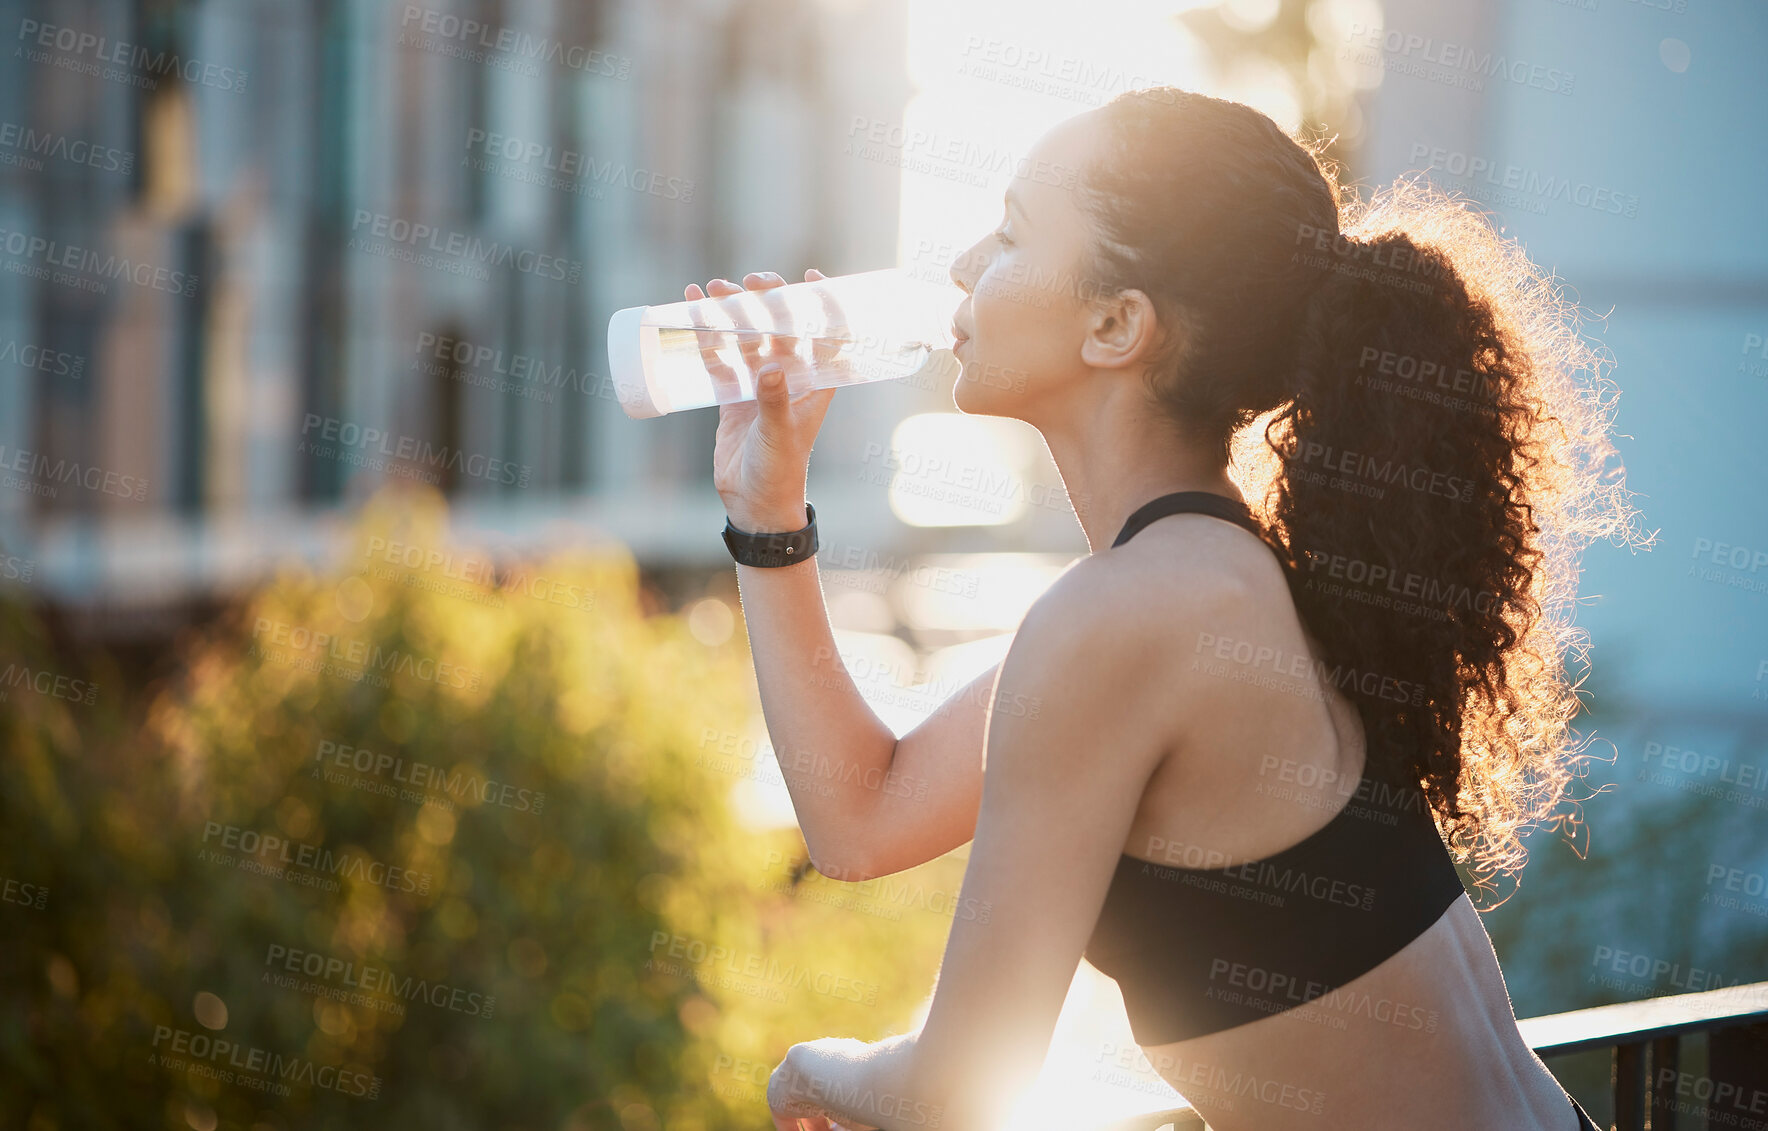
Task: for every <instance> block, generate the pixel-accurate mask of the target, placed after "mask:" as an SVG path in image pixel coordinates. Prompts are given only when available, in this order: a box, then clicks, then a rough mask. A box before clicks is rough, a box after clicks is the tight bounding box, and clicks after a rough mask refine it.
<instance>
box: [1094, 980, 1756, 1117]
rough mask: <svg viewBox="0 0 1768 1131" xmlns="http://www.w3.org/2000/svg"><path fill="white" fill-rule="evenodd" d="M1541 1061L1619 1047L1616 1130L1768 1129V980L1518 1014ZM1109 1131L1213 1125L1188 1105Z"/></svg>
mask: <svg viewBox="0 0 1768 1131" xmlns="http://www.w3.org/2000/svg"><path fill="white" fill-rule="evenodd" d="M1516 1027H1517V1028H1518V1029H1519V1030H1520V1031H1521V1032H1522V1035H1523V1039H1524V1040H1526V1041H1527V1042H1528V1043H1529V1047H1530V1048H1532V1049H1534V1050H1535V1052H1536V1054H1537V1055H1539V1056H1540V1057H1541V1058H1542V1059H1543V1060H1546V1059H1549V1058H1552V1057H1558V1056H1569V1055H1571V1054H1573V1053H1581V1052H1590V1051H1592V1050H1595V1049H1610V1050H1612V1051H1613V1056H1614V1062H1613V1071H1612V1073H1611V1075H1610V1081H1611V1083H1612V1085H1613V1088H1614V1113H1615V1114H1614V1120H1613V1122H1612V1123H1611V1124H1610V1126H1611V1127H1612V1128H1613V1129H1614V1131H1646V1129H1647V1128H1649V1129H1650V1131H1678V1128H1680V1129H1681V1131H1689V1129H1691V1128H1697V1127H1706V1128H1711V1129H1712V1131H1719V1129H1720V1128H1748V1127H1752V1126H1754V1127H1761V1128H1768V982H1752V983H1749V984H1747V985H1737V986H1727V987H1725V988H1724V989H1718V990H1707V991H1705V992H1702V993H1693V994H1673V995H1670V996H1668V997H1655V998H1646V999H1645V1000H1642V1001H1627V1002H1620V1003H1618V1004H1615V1005H1599V1006H1596V1007H1595V1008H1593V1009H1577V1010H1573V1011H1571V1012H1570V1013H1552V1014H1548V1015H1546V1016H1544V1017H1529V1018H1525V1019H1523V1020H1521V1021H1518V1022H1517V1023H1516ZM1699 1033H1704V1034H1706V1037H1707V1063H1706V1071H1704V1072H1701V1073H1690V1072H1686V1071H1684V1070H1683V1069H1682V1067H1681V1051H1682V1050H1681V1041H1682V1038H1683V1037H1684V1036H1692V1035H1695V1034H1699ZM1101 1131H1208V1127H1207V1125H1206V1124H1205V1123H1204V1122H1203V1119H1202V1117H1201V1116H1199V1115H1198V1114H1197V1113H1196V1112H1195V1111H1193V1110H1191V1109H1190V1108H1188V1107H1187V1108H1172V1109H1167V1110H1164V1111H1154V1112H1148V1113H1146V1114H1143V1115H1137V1116H1132V1117H1130V1118H1127V1119H1119V1120H1116V1121H1114V1122H1112V1123H1111V1124H1109V1125H1107V1126H1106V1127H1104V1128H1101Z"/></svg>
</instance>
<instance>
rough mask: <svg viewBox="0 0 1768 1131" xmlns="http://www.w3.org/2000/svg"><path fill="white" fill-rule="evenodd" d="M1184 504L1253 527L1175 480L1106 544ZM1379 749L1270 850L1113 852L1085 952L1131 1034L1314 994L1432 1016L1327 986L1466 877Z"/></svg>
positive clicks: (1140, 1038) (1436, 908) (1361, 1009)
mask: <svg viewBox="0 0 1768 1131" xmlns="http://www.w3.org/2000/svg"><path fill="white" fill-rule="evenodd" d="M1182 513H1200V514H1208V515H1213V516H1215V517H1216V518H1223V519H1227V520H1228V521H1230V522H1236V523H1239V524H1240V525H1241V526H1244V527H1245V528H1246V529H1248V530H1250V531H1252V532H1253V533H1254V534H1259V528H1258V522H1257V521H1256V520H1255V519H1254V518H1253V517H1252V515H1251V514H1250V513H1249V512H1248V511H1247V510H1246V508H1245V506H1244V505H1242V504H1240V503H1238V502H1236V501H1235V500H1233V499H1230V498H1228V497H1226V496H1225V495H1217V494H1214V493H1212V492H1207V491H1178V492H1174V493H1173V494H1170V495H1162V496H1160V497H1159V498H1157V499H1155V500H1153V501H1152V502H1150V503H1148V504H1146V505H1144V506H1142V507H1140V508H1139V509H1137V511H1136V512H1135V513H1134V514H1132V515H1130V517H1129V520H1128V521H1127V522H1125V523H1124V526H1123V531H1122V533H1120V534H1119V535H1118V536H1117V540H1116V541H1115V542H1113V543H1112V545H1113V546H1114V547H1115V546H1121V545H1123V544H1124V543H1125V542H1127V541H1129V540H1130V538H1132V537H1133V536H1134V535H1135V534H1136V533H1137V532H1138V531H1140V530H1141V529H1142V528H1143V527H1145V526H1147V525H1148V524H1149V523H1150V522H1153V521H1154V520H1155V519H1158V518H1164V517H1166V516H1167V515H1171V514H1182ZM1261 537H1262V535H1261ZM1379 763H1380V759H1376V758H1372V757H1369V756H1367V755H1365V758H1364V765H1365V768H1364V771H1363V775H1362V777H1361V778H1360V779H1359V781H1358V783H1357V788H1356V791H1355V793H1353V794H1351V795H1350V796H1349V797H1348V799H1347V802H1346V804H1345V805H1344V806H1343V807H1342V808H1340V809H1339V810H1338V812H1337V813H1336V814H1334V816H1333V818H1332V819H1331V820H1330V821H1328V822H1327V823H1326V824H1325V825H1323V826H1322V827H1321V828H1320V829H1319V830H1317V831H1316V832H1314V833H1312V834H1311V835H1309V836H1308V837H1306V838H1304V839H1303V840H1301V841H1299V842H1297V843H1296V844H1293V845H1291V846H1290V847H1288V848H1286V849H1283V850H1282V851H1281V852H1278V853H1277V854H1275V855H1273V856H1267V857H1265V858H1264V859H1262V860H1252V861H1247V862H1245V863H1240V864H1233V865H1228V866H1225V867H1224V866H1222V865H1221V864H1220V863H1219V861H1217V862H1212V861H1211V860H1210V858H1209V855H1208V854H1207V853H1206V852H1205V851H1204V850H1203V849H1201V848H1199V847H1197V846H1194V845H1184V844H1178V843H1176V842H1175V843H1171V844H1168V845H1166V846H1165V847H1164V848H1163V850H1162V852H1161V855H1162V856H1163V857H1164V859H1163V860H1146V859H1142V858H1140V857H1136V856H1131V855H1129V854H1127V853H1125V854H1124V855H1123V856H1122V857H1121V858H1120V859H1119V860H1118V862H1117V872H1116V874H1115V875H1114V876H1113V877H1112V880H1111V888H1110V890H1109V891H1108V892H1107V893H1106V896H1105V905H1104V907H1103V908H1102V909H1101V910H1100V912H1099V920H1098V923H1097V924H1096V925H1095V926H1094V928H1093V935H1092V938H1091V939H1090V940H1089V941H1088V942H1087V947H1086V951H1085V955H1086V958H1087V961H1089V962H1091V963H1092V964H1093V965H1094V966H1095V967H1097V968H1098V969H1099V970H1100V971H1101V972H1103V973H1104V974H1106V975H1108V976H1109V977H1111V978H1112V979H1113V980H1114V981H1116V982H1117V984H1118V986H1119V988H1120V989H1122V991H1123V999H1124V1008H1125V1010H1126V1012H1127V1013H1128V1014H1129V1020H1130V1030H1131V1032H1132V1033H1133V1034H1134V1036H1135V1038H1136V1042H1137V1043H1138V1044H1141V1045H1145V1046H1146V1045H1161V1044H1166V1043H1168V1042H1171V1041H1181V1040H1187V1039H1189V1038H1191V1037H1199V1036H1203V1035H1204V1034H1206V1033H1215V1032H1219V1031H1220V1030H1223V1029H1232V1028H1234V1027H1235V1026H1238V1025H1244V1024H1246V1023H1248V1022H1250V1021H1257V1020H1259V1019H1260V1018H1263V1017H1269V1016H1271V1015H1272V1014H1275V1013H1281V1012H1284V1011H1285V1010H1289V1009H1293V1008H1295V1007H1297V1006H1301V1005H1306V1004H1308V1003H1309V1002H1312V1001H1315V1000H1317V999H1320V998H1322V997H1324V998H1325V999H1326V1000H1325V1001H1323V1002H1322V1003H1321V1007H1323V1008H1325V1009H1330V1010H1344V1011H1345V1013H1346V1015H1347V1016H1349V1015H1355V1014H1364V1015H1368V1016H1373V1017H1376V1018H1377V1019H1380V1020H1389V1021H1392V1023H1394V1024H1401V1025H1411V1027H1413V1028H1418V1029H1423V1028H1425V1027H1426V1024H1427V1022H1428V1023H1429V1025H1430V1027H1431V1028H1434V1021H1435V1019H1434V1018H1428V1019H1427V1018H1425V1017H1422V1016H1418V1017H1414V1016H1411V1015H1409V1014H1408V1015H1407V1016H1404V1017H1401V1016H1398V1015H1396V1016H1393V1017H1383V1016H1382V1010H1383V1009H1384V1008H1385V1009H1386V1010H1387V1011H1388V1012H1389V1013H1394V1012H1395V1008H1394V1007H1393V1006H1392V1004H1391V1003H1384V1002H1372V1001H1358V1000H1357V999H1356V995H1350V994H1341V993H1339V992H1338V990H1339V987H1342V986H1343V985H1345V984H1346V983H1347V982H1350V981H1352V980H1354V979H1355V978H1357V977H1358V976H1360V975H1362V974H1364V973H1367V972H1368V971H1370V970H1372V969H1374V968H1375V967H1376V966H1378V965H1380V964H1381V963H1382V962H1384V961H1386V960H1387V959H1388V958H1389V957H1391V956H1392V955H1394V954H1395V953H1397V952H1398V951H1399V950H1400V949H1401V948H1403V947H1404V946H1405V945H1406V944H1407V943H1409V942H1411V941H1412V940H1413V939H1415V938H1417V937H1418V936H1419V935H1421V934H1423V933H1424V931H1425V930H1427V929H1428V928H1429V927H1430V926H1431V924H1433V923H1435V922H1436V921H1437V920H1438V919H1440V918H1441V917H1442V915H1443V912H1445V911H1447V910H1448V908H1449V906H1450V904H1452V903H1454V901H1455V900H1456V899H1457V898H1459V897H1460V896H1461V895H1462V894H1464V892H1465V890H1466V889H1465V888H1464V887H1463V886H1462V884H1461V878H1460V876H1459V875H1458V874H1457V873H1456V871H1455V865H1454V861H1453V859H1452V858H1451V857H1450V855H1449V850H1448V848H1447V847H1446V846H1445V845H1444V844H1443V841H1442V838H1441V837H1440V836H1439V835H1438V834H1437V830H1436V825H1435V823H1434V822H1433V821H1432V820H1431V817H1430V813H1429V810H1428V808H1427V807H1426V805H1425V803H1424V798H1423V795H1422V793H1421V792H1420V790H1419V788H1418V785H1417V783H1416V782H1411V783H1406V782H1402V781H1399V780H1396V779H1395V778H1393V777H1392V776H1391V775H1390V774H1388V773H1385V772H1382V771H1380V770H1378V769H1376V765H1377V764H1379ZM1297 776H1300V775H1283V774H1277V773H1273V774H1272V775H1271V786H1270V788H1272V789H1275V790H1279V791H1281V790H1286V789H1296V786H1295V785H1294V784H1293V782H1290V781H1285V780H1283V779H1284V778H1285V777H1289V778H1294V777H1297ZM1310 784H1311V783H1310ZM1260 788H1261V790H1262V789H1264V788H1265V787H1264V786H1262V785H1261V787H1260ZM1296 792H1297V796H1298V797H1302V798H1305V797H1310V796H1312V793H1311V791H1308V790H1305V789H1297V791H1296ZM1365 996H1366V995H1365ZM1413 1012H1419V1011H1416V1010H1414V1011H1413ZM1413 1022H1416V1024H1413Z"/></svg>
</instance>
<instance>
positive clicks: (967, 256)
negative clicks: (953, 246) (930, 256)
mask: <svg viewBox="0 0 1768 1131" xmlns="http://www.w3.org/2000/svg"><path fill="white" fill-rule="evenodd" d="M982 265H983V264H982V251H981V244H980V242H978V243H974V244H971V245H970V246H969V247H967V248H965V249H964V250H963V251H962V252H960V253H959V254H958V257H957V258H956V259H954V260H952V269H951V276H952V282H954V283H956V284H957V285H958V286H960V287H962V288H963V290H964V293H965V294H969V293H970V292H971V290H972V289H973V288H974V287H975V285H976V282H975V280H976V279H977V278H979V277H980V276H981V274H982Z"/></svg>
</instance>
